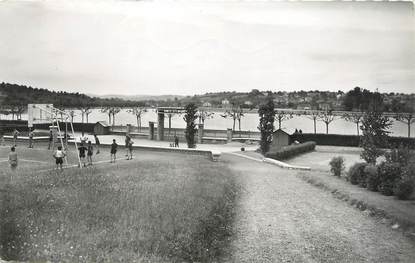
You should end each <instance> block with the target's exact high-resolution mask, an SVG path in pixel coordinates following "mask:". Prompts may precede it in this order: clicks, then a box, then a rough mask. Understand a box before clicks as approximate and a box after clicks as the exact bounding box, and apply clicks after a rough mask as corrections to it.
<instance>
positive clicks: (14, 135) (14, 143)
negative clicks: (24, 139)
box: [13, 129, 20, 147]
mask: <svg viewBox="0 0 415 263" xmlns="http://www.w3.org/2000/svg"><path fill="white" fill-rule="evenodd" d="M19 133H20V132H19V131H18V130H16V129H15V130H14V132H13V145H14V147H16V146H17V138H18V137H19Z"/></svg>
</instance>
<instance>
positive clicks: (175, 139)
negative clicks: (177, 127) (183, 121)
mask: <svg viewBox="0 0 415 263" xmlns="http://www.w3.org/2000/svg"><path fill="white" fill-rule="evenodd" d="M174 147H179V137H177V135H174Z"/></svg>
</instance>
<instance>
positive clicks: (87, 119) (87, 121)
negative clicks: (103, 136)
mask: <svg viewBox="0 0 415 263" xmlns="http://www.w3.org/2000/svg"><path fill="white" fill-rule="evenodd" d="M88 115H89V113H87V114H86V123H89V118H88Z"/></svg>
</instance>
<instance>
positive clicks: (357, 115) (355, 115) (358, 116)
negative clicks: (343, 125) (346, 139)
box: [342, 112, 364, 136]
mask: <svg viewBox="0 0 415 263" xmlns="http://www.w3.org/2000/svg"><path fill="white" fill-rule="evenodd" d="M363 115H364V113H363V112H348V113H346V114H344V115H343V116H342V118H343V119H345V120H346V121H349V122H353V123H355V124H356V131H357V136H359V135H360V132H359V131H360V122H361V121H362V119H363Z"/></svg>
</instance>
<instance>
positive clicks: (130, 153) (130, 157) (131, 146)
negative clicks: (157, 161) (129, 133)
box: [127, 140, 134, 160]
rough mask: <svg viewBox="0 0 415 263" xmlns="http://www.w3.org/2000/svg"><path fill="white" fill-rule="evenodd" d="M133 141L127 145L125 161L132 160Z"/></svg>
mask: <svg viewBox="0 0 415 263" xmlns="http://www.w3.org/2000/svg"><path fill="white" fill-rule="evenodd" d="M133 144H134V142H133V140H130V142H129V143H128V156H127V160H132V159H133Z"/></svg>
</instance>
